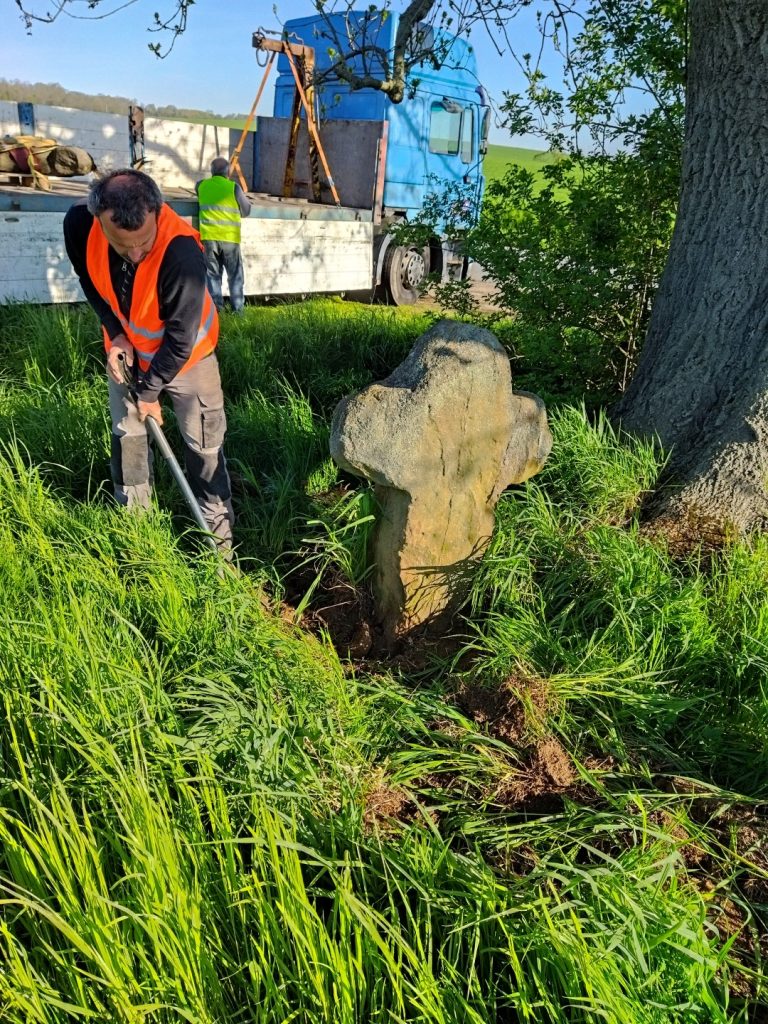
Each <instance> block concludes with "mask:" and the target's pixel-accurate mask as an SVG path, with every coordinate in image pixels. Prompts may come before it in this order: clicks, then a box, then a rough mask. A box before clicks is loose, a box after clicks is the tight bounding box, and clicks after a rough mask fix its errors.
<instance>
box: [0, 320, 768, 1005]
mask: <svg viewBox="0 0 768 1024" xmlns="http://www.w3.org/2000/svg"><path fill="white" fill-rule="evenodd" d="M430 322H431V317H430V315H429V314H423V313H421V314H418V313H414V312H408V311H405V312H402V311H397V310H392V309H385V308H373V307H364V306H358V305H354V304H351V303H348V304H344V303H339V302H333V301H329V300H328V301H313V302H309V303H304V304H297V305H285V306H279V305H278V306H264V307H249V308H248V309H247V310H246V313H245V316H244V317H242V318H239V319H238V318H234V317H231V316H228V315H225V316H224V318H223V323H222V341H221V344H220V357H221V365H222V377H223V382H224V388H225V393H226V395H227V398H228V403H229V405H228V419H229V435H228V450H229V457H230V461H231V464H232V466H233V468H234V470H235V472H236V494H235V500H236V507H237V512H238V515H239V521H238V525H237V528H236V540H237V543H238V545H239V554H240V565H241V572H240V573H239V574H235V573H225V574H224V575H223V576H221V575H219V574H218V572H217V566H216V564H215V562H214V560H213V558H212V556H211V555H210V553H206V551H205V550H204V549H203V548H202V547H201V545H200V543H199V539H198V538H196V537H195V536H194V534H193V533H192V532H191V531H190V524H189V522H188V520H187V518H186V517H185V515H184V509H183V504H182V503H181V501H180V499H179V497H178V495H177V494H176V492H175V490H174V488H173V486H172V481H171V480H170V479H169V478H168V475H167V473H165V472H164V471H163V467H162V466H161V467H159V472H158V479H157V495H158V506H157V508H156V509H155V510H153V511H152V512H151V513H148V514H133V513H128V512H126V511H124V510H120V509H116V508H114V507H113V506H112V504H111V502H110V499H109V497H108V490H109V488H108V484H107V481H108V478H109V469H108V459H109V426H108V420H107V413H106V384H105V379H104V374H103V365H102V364H103V353H102V352H101V344H100V340H99V332H98V330H97V325H96V322H95V319H94V318H93V316H92V314H91V313H90V311H88V310H86V309H83V308H77V307H72V308H47V309H46V308H37V307H28V306H23V305H16V306H9V307H4V308H0V353H1V354H2V361H1V362H0V366H2V370H1V371H0V422H1V423H2V438H3V446H2V451H1V452H0V551H1V553H2V557H1V558H0V651H1V652H2V654H1V656H0V673H2V683H3V686H2V694H3V698H2V712H1V714H2V719H3V721H2V728H0V790H1V791H2V803H1V804H0V902H1V903H2V911H1V913H2V916H1V917H0V1020H2V1021H9V1022H14V1024H65V1022H70V1021H71V1022H81V1021H96V1022H110V1024H112V1022H120V1024H139V1022H141V1024H148V1022H153V1024H154V1022H158V1024H171V1022H174V1024H175V1022H180V1021H186V1022H191V1024H250V1022H264V1024H273V1022H274V1024H278V1022H280V1024H285V1022H288V1021H291V1022H295V1024H321V1022H322V1024H372V1022H381V1024H385V1022H386V1024H395V1022H409V1024H410V1022H412V1024H417V1022H418V1024H426V1022H435V1024H457V1022H462V1024H463V1022H467V1024H726V1022H728V1024H730V1022H737V1024H750V1022H751V1024H755V1022H758V1021H760V1020H764V1019H765V1015H766V1012H768V989H767V988H766V976H765V957H766V955H767V954H768V949H766V941H765V936H766V933H767V932H768V822H767V821H766V814H765V807H766V800H767V799H768V692H767V690H766V680H767V679H768V605H766V601H765V593H766V588H767V587H768V538H765V537H758V538H756V539H754V540H753V541H751V542H749V543H743V544H741V543H740V544H732V545H730V546H727V547H725V548H722V549H718V550H710V549H701V548H698V547H695V546H694V547H693V548H690V547H689V548H688V549H687V550H685V551H682V550H679V551H670V550H668V547H667V544H666V543H665V542H664V541H663V540H660V539H654V538H653V537H650V536H648V535H647V534H646V532H645V531H644V529H643V528H642V526H641V523H640V521H639V513H638V507H639V502H640V499H641V497H642V496H643V495H644V494H645V493H647V491H648V490H649V489H651V488H652V487H653V486H654V483H655V481H656V480H657V479H658V476H659V473H660V471H661V467H662V464H663V456H662V454H661V453H660V452H659V451H658V450H656V449H655V447H654V446H653V445H652V444H650V443H639V442H633V441H630V440H629V439H628V438H617V437H616V436H615V434H614V433H613V431H612V430H611V428H610V427H609V426H608V424H607V422H606V421H605V419H604V417H603V416H601V415H600V413H599V411H598V410H595V411H594V413H593V414H592V415H590V416H587V414H586V413H585V412H584V410H583V409H581V408H575V407H570V406H566V405H563V404H562V403H561V402H560V401H559V400H558V398H557V395H552V396H551V406H550V417H551V424H552V429H553V433H554V438H555V444H554V448H553V452H552V456H551V458H550V460H549V462H548V464H547V466H546V467H545V469H544V471H543V472H542V473H541V474H540V475H539V476H538V477H536V478H535V479H533V480H532V481H529V482H528V483H527V484H526V485H524V486H520V487H517V488H515V489H513V490H510V491H507V492H506V493H505V494H504V495H502V497H501V499H500V502H499V506H498V513H497V527H496V533H495V535H494V538H493V541H492V544H491V548H490V549H489V551H488V553H487V556H486V558H485V561H484V564H483V567H482V569H481V571H480V572H479V574H478V576H477V578H476V580H475V581H474V587H473V591H472V596H471V600H470V601H469V603H468V604H467V605H466V606H465V608H464V609H463V611H462V614H461V615H460V616H459V617H458V618H457V620H456V622H455V623H454V628H453V635H452V636H451V637H450V638H444V639H443V641H442V642H441V643H440V644H437V645H435V644H425V643H423V642H415V643H413V644H410V645H407V646H405V647H404V648H403V649H402V650H400V651H399V652H396V653H395V654H394V655H388V654H387V653H386V652H384V651H383V650H381V649H379V648H377V647H376V645H375V643H374V646H373V648H371V649H370V650H369V651H367V652H366V651H365V650H358V651H357V653H356V654H354V655H352V656H350V644H351V643H353V640H354V637H355V635H356V634H357V633H359V628H358V627H360V626H361V625H362V624H363V623H367V624H368V625H369V627H370V625H371V620H370V614H371V613H370V599H369V596H368V593H367V572H368V566H367V563H366V547H367V544H366V542H367V538H368V535H369V530H370V516H371V514H372V513H374V512H375V505H374V502H373V497H372V494H371V492H370V491H369V490H368V489H367V488H366V487H364V486H362V485H361V484H360V483H359V482H358V481H355V480H353V479H351V478H348V477H344V476H343V475H342V474H340V473H339V471H338V470H337V469H336V468H335V467H334V465H333V463H332V462H331V461H330V459H329V457H328V428H329V419H330V415H331V413H332V411H333V409H334V407H335V405H336V403H337V401H338V400H339V399H340V398H341V397H342V396H343V395H345V394H347V393H349V391H350V390H352V389H354V388H356V387H359V386H361V385H362V384H365V383H366V382H368V381H371V380H373V379H378V378H381V377H382V376H384V375H386V374H387V373H388V372H389V371H390V370H391V369H392V368H394V366H396V365H397V364H398V363H399V362H400V361H401V359H402V358H403V357H404V355H405V354H406V353H407V351H408V350H409V348H410V346H411V344H412V343H413V341H414V340H415V338H416V337H417V336H418V335H419V334H420V333H421V332H422V331H423V330H424V329H425V327H426V326H427V325H428V324H429V323H430ZM497 330H498V333H499V336H500V337H501V338H502V340H503V341H504V343H505V344H506V345H507V346H508V347H509V349H510V352H511V353H513V354H514V356H515V366H516V381H517V383H518V384H519V385H525V386H527V387H529V388H532V389H535V388H536V377H537V368H536V366H535V365H530V364H529V363H528V362H527V361H526V352H525V348H524V345H523V341H522V340H521V339H518V338H517V337H516V336H515V332H514V324H501V325H500V326H499V327H498V328H497ZM169 418H170V417H169ZM170 434H171V437H172V439H174V434H173V429H172V424H171V429H170ZM175 440H176V441H177V440H178V439H177V438H176V439H175ZM374 636H375V630H374Z"/></svg>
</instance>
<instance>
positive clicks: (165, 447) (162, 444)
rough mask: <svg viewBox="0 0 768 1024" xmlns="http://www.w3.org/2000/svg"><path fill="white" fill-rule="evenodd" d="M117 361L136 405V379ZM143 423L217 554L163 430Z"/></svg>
mask: <svg viewBox="0 0 768 1024" xmlns="http://www.w3.org/2000/svg"><path fill="white" fill-rule="evenodd" d="M118 360H119V362H120V366H121V367H122V373H123V383H124V384H125V386H126V387H127V388H128V394H129V395H130V397H131V400H132V401H133V402H134V404H137V403H138V396H137V394H136V379H135V377H134V374H133V372H132V370H131V368H130V367H129V366H128V364H127V363H126V361H125V356H124V355H122V354H121V355H119V356H118ZM135 365H136V364H135V363H134V366H135ZM144 423H145V424H146V426H147V430H148V431H149V436H150V437H151V438H152V440H153V441H154V442H155V445H156V446H157V448H158V449H159V451H160V454H161V455H162V456H163V458H164V459H165V461H166V462H167V463H168V468H169V469H170V471H171V473H172V474H173V479H174V480H175V481H176V483H177V484H178V485H179V490H180V491H181V493H182V494H183V496H184V500H185V501H186V503H187V508H188V509H189V511H190V514H191V516H192V518H193V519H194V520H195V522H196V523H197V525H198V526H199V527H200V529H201V530H202V532H203V535H204V536H203V539H204V540H205V543H206V544H207V545H208V546H209V547H210V548H211V550H213V551H215V552H216V554H219V549H218V546H217V544H216V541H215V540H214V539H213V536H212V534H211V528H210V526H209V525H208V523H206V521H205V519H203V513H202V512H201V511H200V506H199V505H198V504H197V499H196V498H195V495H194V494H193V493H192V488H191V487H190V486H189V481H188V480H187V478H186V477H185V476H184V470H183V469H182V468H181V466H180V465H179V462H178V459H177V458H176V456H175V455H174V454H173V449H172V448H171V446H170V445H169V444H168V439H167V438H166V436H165V434H164V433H163V428H162V427H161V426H160V424H159V423H158V422H157V420H155V419H153V418H152V417H151V416H147V418H146V419H145V420H144Z"/></svg>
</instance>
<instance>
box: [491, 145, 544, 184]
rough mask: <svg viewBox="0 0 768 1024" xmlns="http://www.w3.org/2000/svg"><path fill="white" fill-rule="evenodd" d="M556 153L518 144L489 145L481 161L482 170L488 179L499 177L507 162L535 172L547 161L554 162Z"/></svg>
mask: <svg viewBox="0 0 768 1024" xmlns="http://www.w3.org/2000/svg"><path fill="white" fill-rule="evenodd" d="M556 160H557V154H553V153H547V152H544V151H542V150H538V149H522V148H520V147H519V146H489V147H488V152H487V153H486V155H485V160H484V161H483V172H484V174H485V176H486V178H488V180H489V181H492V180H494V179H495V178H501V177H502V176H503V174H504V171H505V170H506V168H507V166H508V165H509V164H517V165H518V166H519V167H524V168H525V169H526V170H528V171H531V173H533V174H535V173H536V172H537V171H540V170H541V168H542V167H544V166H546V164H549V163H555V162H556Z"/></svg>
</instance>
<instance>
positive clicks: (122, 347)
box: [107, 334, 134, 384]
mask: <svg viewBox="0 0 768 1024" xmlns="http://www.w3.org/2000/svg"><path fill="white" fill-rule="evenodd" d="M121 356H122V357H123V358H124V360H125V365H126V366H128V367H131V366H133V359H134V355H133V345H132V344H131V343H130V341H128V339H127V338H126V336H125V335H124V334H118V335H116V336H115V337H114V338H113V339H112V348H111V349H110V350H109V352H108V353H107V373H108V374H109V376H110V377H111V378H112V380H113V381H114V382H115V384H125V378H124V377H123V369H122V367H121V366H120V357H121Z"/></svg>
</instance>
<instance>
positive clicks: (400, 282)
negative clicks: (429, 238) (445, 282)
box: [382, 245, 429, 306]
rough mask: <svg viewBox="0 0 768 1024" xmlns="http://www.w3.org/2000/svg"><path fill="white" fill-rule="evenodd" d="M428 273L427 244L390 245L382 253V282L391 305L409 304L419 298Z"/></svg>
mask: <svg viewBox="0 0 768 1024" xmlns="http://www.w3.org/2000/svg"><path fill="white" fill-rule="evenodd" d="M428 273H429V246H425V247H424V248H423V249H420V248H418V247H416V246H411V245H392V246H390V247H389V249H387V251H386V253H385V254H384V268H383V274H382V278H383V283H384V284H385V285H386V289H387V295H388V297H389V300H390V302H391V303H392V305H393V306H411V305H413V303H414V302H416V301H418V299H420V298H421V285H422V284H423V283H424V279H425V278H426V276H427V274H428Z"/></svg>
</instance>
